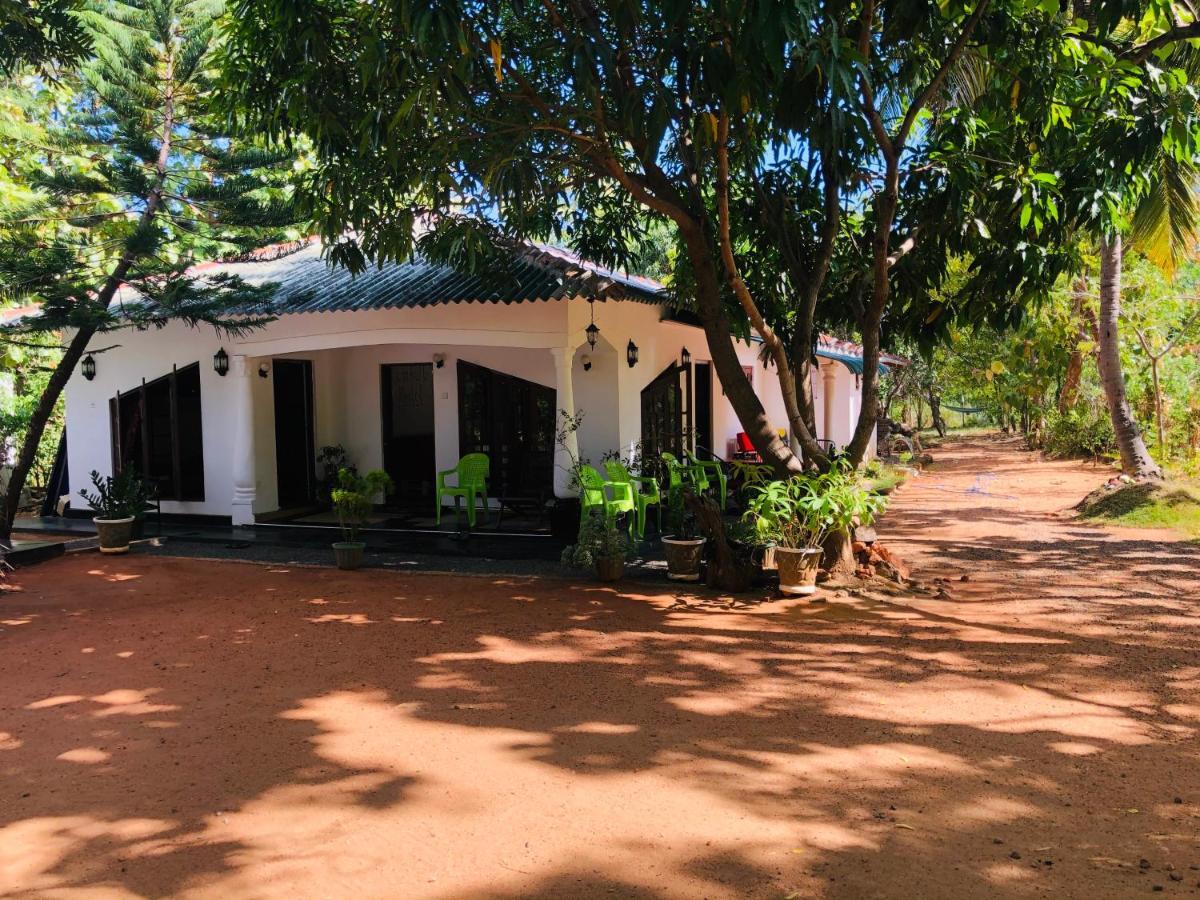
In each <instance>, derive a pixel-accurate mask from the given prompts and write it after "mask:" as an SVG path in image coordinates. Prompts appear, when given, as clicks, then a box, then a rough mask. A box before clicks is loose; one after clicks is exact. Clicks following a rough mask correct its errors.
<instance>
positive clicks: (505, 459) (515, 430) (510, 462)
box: [458, 361, 557, 497]
mask: <svg viewBox="0 0 1200 900" xmlns="http://www.w3.org/2000/svg"><path fill="white" fill-rule="evenodd" d="M556 398H557V392H556V391H555V390H554V389H553V388H548V387H545V386H543V385H540V384H537V383H535V382H532V381H526V380H525V379H524V378H517V377H516V376H515V375H508V374H506V373H504V372H497V371H495V370H494V369H488V368H486V367H484V366H477V365H474V364H473V363H468V362H462V361H460V362H459V364H458V425H459V432H458V447H459V453H461V454H464V455H465V454H467V453H486V454H487V455H488V457H489V458H490V459H491V464H492V476H491V493H492V495H493V496H495V497H540V496H543V495H548V494H549V492H550V491H551V490H552V489H553V486H554V427H555V418H556V407H555V400H556Z"/></svg>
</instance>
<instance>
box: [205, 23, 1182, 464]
mask: <svg viewBox="0 0 1200 900" xmlns="http://www.w3.org/2000/svg"><path fill="white" fill-rule="evenodd" d="M1146 6H1149V4H1148V3H1147V4H1146ZM1139 9H1140V7H1139V8H1134V4H1125V5H1122V6H1120V7H1119V8H1118V7H1116V6H1112V7H1111V8H1110V6H1109V5H1105V4H1095V7H1094V10H1093V11H1094V12H1095V15H1094V16H1093V18H1094V19H1095V24H1093V25H1091V26H1089V28H1090V31H1089V32H1088V33H1087V34H1086V38H1088V40H1084V39H1082V38H1081V36H1080V29H1079V28H1078V27H1077V26H1076V25H1075V21H1074V19H1073V13H1072V12H1071V11H1070V10H1062V9H1060V7H1059V4H1057V3H1048V4H1037V5H1034V4H1030V3H1027V2H1024V0H977V2H974V3H966V4H964V3H957V2H955V3H949V4H938V3H933V2H929V0H891V2H877V0H866V2H852V3H851V2H835V3H832V4H829V3H824V4H816V3H812V2H787V3H779V2H770V3H767V2H758V0H723V2H716V3H704V4H700V3H694V2H688V0H670V2H654V3H651V2H638V0H566V2H561V3H559V2H554V0H543V2H541V3H526V2H516V0H513V2H486V0H475V2H472V0H436V2H430V3H425V4H408V3H401V2H371V3H367V2H357V0H303V2H294V0H240V2H238V3H237V5H236V6H235V8H234V10H233V12H234V14H233V15H232V16H231V17H230V20H229V21H230V25H229V27H230V34H231V40H230V42H229V45H228V53H227V55H226V59H225V68H226V83H227V87H228V89H229V90H230V92H231V93H232V95H233V96H234V97H235V98H236V102H237V104H239V105H240V106H241V107H242V108H241V110H235V112H239V113H240V114H242V115H245V116H246V121H248V122H249V123H251V124H253V125H254V126H256V127H262V128H264V129H266V130H269V131H271V132H273V133H275V134H276V135H278V136H288V135H290V134H292V133H294V132H301V133H304V134H307V135H309V136H310V137H311V138H312V140H313V142H314V144H315V145H316V148H317V152H318V154H319V158H320V161H321V167H320V169H319V171H318V172H317V173H316V174H315V175H314V178H313V181H312V192H313V193H314V194H315V195H318V196H319V199H320V201H321V202H320V206H321V212H322V215H323V223H324V231H325V237H326V238H327V240H329V241H330V242H331V243H332V244H333V245H334V246H333V250H332V255H333V257H334V258H335V259H338V260H342V261H346V262H349V263H351V264H362V258H361V257H360V253H361V254H365V256H366V257H370V258H374V259H387V258H396V257H402V256H404V255H406V254H408V253H409V252H410V251H411V250H412V246H413V229H412V222H413V218H414V216H415V215H417V214H419V213H422V212H427V211H430V210H432V211H435V212H437V213H439V215H438V216H437V217H436V221H437V223H438V227H439V228H444V229H446V230H448V231H451V232H453V233H454V234H455V235H456V240H454V241H439V240H438V239H437V238H436V237H435V238H434V239H433V240H432V241H431V246H432V247H437V246H443V247H446V246H450V247H454V248H455V249H456V252H459V253H460V254H461V250H462V247H464V246H469V247H471V248H472V249H477V248H481V247H482V246H483V245H484V243H485V242H483V241H480V240H479V239H478V237H476V238H475V239H469V238H467V237H466V235H467V233H468V229H467V228H466V224H467V223H466V222H465V221H464V218H465V219H470V220H474V221H475V222H476V223H482V225H483V226H484V228H485V230H490V231H491V232H492V233H493V234H492V237H493V238H494V239H496V240H498V241H501V242H502V241H504V240H512V239H515V238H522V237H527V236H538V237H546V236H550V237H560V238H563V239H565V240H567V241H569V242H570V243H571V244H572V245H573V246H574V247H575V248H576V249H578V250H580V251H581V252H584V253H585V254H587V255H590V256H594V257H598V258H600V259H602V260H604V261H606V262H609V263H610V264H617V265H619V264H621V263H623V262H626V261H627V260H628V258H629V252H628V251H629V248H630V247H631V245H635V244H636V241H631V240H630V235H631V234H635V235H636V233H637V232H638V231H639V230H642V229H645V228H646V223H647V220H648V219H652V220H657V221H661V222H666V223H668V224H669V225H670V226H671V227H672V229H673V230H674V232H675V234H676V235H677V239H678V242H679V245H680V247H681V253H680V257H679V258H680V260H681V261H682V265H681V266H680V269H681V272H680V274H681V276H682V277H680V278H677V279H676V285H677V287H681V286H682V287H686V289H687V295H686V297H681V299H686V300H688V301H690V302H691V303H692V304H693V305H694V309H695V311H696V313H697V314H698V316H699V318H700V321H701V322H702V324H703V326H704V329H705V333H706V336H707V338H708V343H709V346H710V349H711V351H712V357H713V363H714V366H715V368H716V370H717V373H718V376H719V377H720V378H721V381H722V383H723V385H724V387H725V390H726V394H727V396H728V397H729V400H730V403H731V404H732V406H733V407H734V410H735V411H736V413H737V415H738V417H739V419H740V421H741V423H742V425H743V427H744V428H745V430H746V431H747V433H748V434H749V435H750V437H751V439H752V440H753V441H754V443H755V446H756V447H757V449H758V450H759V452H760V453H761V454H762V455H763V457H764V459H766V460H768V461H769V462H770V463H772V464H773V465H774V466H775V467H776V469H777V470H779V471H781V472H786V471H795V470H797V469H799V468H801V466H802V464H803V463H802V461H801V460H800V459H798V458H797V457H796V456H794V455H793V453H792V452H791V450H790V449H789V447H788V446H787V445H786V443H785V442H783V441H781V440H780V439H779V437H778V436H777V434H776V432H775V430H774V429H773V428H772V427H771V425H770V423H769V422H768V420H767V417H766V415H765V413H764V411H763V408H762V405H761V403H760V402H759V400H758V398H757V397H756V396H755V395H754V393H753V391H752V390H751V389H750V387H749V385H748V384H747V383H746V381H745V379H744V378H742V377H741V372H740V367H739V365H738V363H737V359H736V355H735V354H734V352H733V348H732V345H731V335H733V334H738V333H742V332H744V331H746V329H747V328H753V329H754V330H755V331H756V332H757V333H758V334H759V335H760V336H761V338H762V339H763V341H764V345H765V348H766V350H767V351H768V353H769V354H770V358H771V360H772V361H773V362H774V364H775V368H776V371H777V373H778V377H779V382H780V388H781V391H782V394H783V398H784V402H785V406H786V409H787V412H788V417H789V420H790V421H789V424H790V425H791V429H792V432H793V434H794V435H795V436H796V438H797V441H798V443H799V444H800V446H801V450H802V453H803V456H804V457H806V458H807V460H808V461H810V462H813V463H817V464H820V463H822V462H823V461H824V457H823V455H822V453H821V450H820V448H819V447H818V446H817V445H816V442H815V440H814V430H813V425H814V422H813V416H812V410H811V402H810V400H809V399H808V398H806V395H805V386H806V374H807V368H806V367H807V366H808V364H809V360H810V359H811V347H812V345H813V343H814V341H815V337H816V327H815V326H816V323H817V322H818V321H819V320H820V319H822V318H825V319H841V320H843V321H848V322H849V323H850V324H851V325H852V326H853V327H854V328H856V329H857V331H858V332H859V334H860V335H861V340H862V344H863V348H864V369H865V371H864V375H863V379H862V390H863V403H862V411H861V415H860V418H859V421H858V424H857V428H856V430H855V434H854V438H853V440H852V442H851V444H850V446H849V448H848V452H849V454H850V456H851V457H852V458H854V459H861V457H862V455H863V454H864V452H865V451H866V449H867V446H868V444H869V442H870V439H871V435H872V433H873V430H874V427H875V417H876V412H877V407H878V400H877V394H878V362H879V358H880V346H881V344H880V341H881V332H882V331H883V329H884V326H885V324H886V319H887V317H888V315H889V313H890V312H891V311H892V310H893V307H894V305H895V301H896V300H897V298H898V299H899V300H900V302H901V303H902V304H903V306H904V312H905V315H904V317H903V318H904V319H905V320H906V322H907V323H908V326H909V328H910V329H911V328H913V326H912V323H913V322H916V323H917V327H916V329H915V330H921V328H923V327H924V325H925V324H927V323H933V325H934V327H935V328H944V327H945V324H944V323H945V322H948V321H949V320H950V319H951V318H952V317H951V316H946V317H945V319H944V320H941V321H939V318H940V316H941V311H939V310H938V309H936V308H931V307H930V305H929V304H928V302H927V300H926V299H925V298H924V296H923V295H924V294H927V293H928V287H929V285H931V284H936V282H937V279H938V274H939V272H941V271H942V270H944V267H945V265H946V260H947V259H948V258H949V255H950V254H951V253H953V252H959V253H962V252H975V253H976V258H977V259H978V260H980V261H981V262H986V263H987V264H988V265H990V266H991V270H990V271H989V272H988V278H989V279H990V280H991V284H990V286H989V289H988V290H985V289H984V288H983V285H982V280H981V283H980V285H977V289H975V290H973V291H971V292H970V293H969V294H968V295H965V296H967V297H968V299H965V300H964V301H963V305H962V307H961V308H960V310H959V311H960V312H964V313H965V312H966V311H967V307H969V308H970V314H971V315H979V314H980V313H978V312H977V311H976V310H977V308H983V309H985V310H987V313H986V314H988V315H1006V314H1010V313H1011V312H1012V308H1013V307H1014V306H1018V305H1019V304H1017V303H1015V302H1014V300H1013V298H1020V297H1024V296H1026V295H1027V294H1029V293H1034V292H1036V291H1038V290H1040V291H1043V292H1044V291H1045V290H1047V289H1048V288H1049V286H1050V284H1052V283H1053V280H1054V277H1055V276H1056V275H1057V274H1058V272H1059V271H1060V269H1061V265H1059V264H1058V263H1055V262H1053V259H1057V257H1058V254H1056V253H1053V252H1047V251H1046V250H1045V249H1044V247H1045V245H1048V244H1050V243H1051V238H1052V236H1053V233H1054V229H1053V228H1047V227H1046V226H1047V224H1048V223H1051V222H1053V221H1055V220H1057V218H1058V210H1057V207H1056V206H1055V201H1054V193H1055V192H1054V190H1053V189H1052V188H1053V186H1054V182H1055V180H1056V175H1055V173H1054V172H1053V171H1051V170H1048V169H1043V168H1041V166H1040V165H1039V162H1040V156H1041V154H1040V153H1039V152H1038V150H1037V146H1038V144H1039V142H1040V141H1041V140H1042V139H1043V138H1044V137H1045V135H1046V132H1047V130H1051V131H1054V132H1056V134H1057V133H1059V132H1063V133H1070V135H1071V139H1072V140H1077V139H1078V135H1077V133H1076V132H1074V131H1073V130H1072V129H1071V128H1070V121H1069V110H1068V111H1064V110H1065V107H1064V106H1063V104H1062V98H1063V97H1064V96H1065V97H1069V98H1070V99H1071V100H1074V99H1076V98H1077V97H1078V96H1079V94H1080V93H1081V92H1082V91H1083V88H1082V86H1083V85H1086V84H1088V83H1090V82H1096V80H1097V79H1099V80H1104V79H1110V78H1113V77H1114V76H1115V77H1116V78H1117V80H1119V79H1120V78H1138V77H1140V76H1139V75H1138V73H1137V72H1136V71H1135V72H1133V73H1132V74H1130V73H1126V72H1125V71H1124V69H1123V68H1120V67H1121V66H1123V65H1124V63H1125V60H1124V58H1123V57H1122V55H1121V54H1122V53H1123V52H1124V49H1121V48H1119V49H1118V51H1113V50H1112V49H1111V46H1110V45H1113V44H1118V45H1122V47H1123V46H1124V45H1123V42H1125V43H1128V40H1127V39H1126V38H1124V37H1119V36H1118V33H1117V31H1116V30H1115V29H1116V27H1117V26H1118V25H1119V24H1120V23H1121V22H1122V21H1123V17H1128V16H1134V15H1136V14H1137V13H1138V12H1139ZM1158 31H1160V32H1162V34H1161V35H1159V36H1156V37H1155V38H1153V39H1152V41H1151V42H1149V44H1143V45H1137V46H1138V47H1139V48H1140V49H1139V51H1138V52H1139V53H1140V52H1142V50H1145V51H1146V52H1147V54H1152V53H1153V52H1154V50H1155V49H1157V48H1158V46H1160V45H1161V46H1166V45H1167V44H1169V43H1170V41H1172V40H1176V39H1179V38H1181V37H1188V36H1191V35H1192V33H1193V31H1194V29H1192V28H1190V27H1185V26H1180V27H1178V28H1176V27H1174V26H1166V27H1165V28H1160V29H1158ZM1121 34H1124V32H1121ZM1150 44H1153V46H1150ZM1130 46H1133V45H1130ZM1125 49H1127V48H1125ZM1134 68H1135V69H1136V64H1135V66H1134ZM1101 93H1107V94H1114V93H1115V92H1113V91H1108V92H1101ZM247 110H248V112H247ZM1014 198H1015V199H1014ZM348 230H349V231H352V232H353V233H354V234H355V235H357V237H358V240H357V241H356V240H352V239H346V238H345V237H344V236H345V235H346V234H347V232H348ZM848 233H849V235H848ZM847 235H848V236H849V238H850V239H849V240H840V239H839V237H846V236H847ZM839 250H844V251H846V252H845V255H844V258H839ZM1051 258H1053V259H1051ZM831 275H832V276H835V279H834V283H831V282H830V277H831ZM997 282H999V283H1001V284H1003V285H1004V295H1003V297H1002V298H997V297H996V292H995V284H996V283H997Z"/></svg>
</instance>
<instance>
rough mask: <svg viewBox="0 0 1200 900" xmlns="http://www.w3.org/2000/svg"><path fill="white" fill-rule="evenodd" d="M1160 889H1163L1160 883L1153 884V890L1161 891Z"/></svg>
mask: <svg viewBox="0 0 1200 900" xmlns="http://www.w3.org/2000/svg"><path fill="white" fill-rule="evenodd" d="M1162 889H1163V886H1162V885H1161V884H1156V885H1155V886H1154V892H1155V893H1158V892H1159V891H1161V890H1162Z"/></svg>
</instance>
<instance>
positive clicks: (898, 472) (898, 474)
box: [867, 466, 908, 496]
mask: <svg viewBox="0 0 1200 900" xmlns="http://www.w3.org/2000/svg"><path fill="white" fill-rule="evenodd" d="M906 481H908V472H907V471H906V470H904V469H900V468H897V467H896V466H884V467H883V471H882V472H880V473H879V474H878V475H876V476H875V477H874V478H871V479H870V480H868V481H867V490H869V491H873V492H874V493H876V494H883V495H884V496H887V495H888V494H890V493H891V492H892V491H894V490H896V488H898V487H900V485H902V484H904V482H906Z"/></svg>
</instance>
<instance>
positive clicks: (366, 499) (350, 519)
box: [331, 468, 393, 543]
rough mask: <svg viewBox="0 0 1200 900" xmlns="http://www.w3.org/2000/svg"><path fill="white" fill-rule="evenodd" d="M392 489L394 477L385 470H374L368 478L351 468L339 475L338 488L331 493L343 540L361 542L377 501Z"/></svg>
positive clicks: (367, 474) (368, 474) (366, 475)
mask: <svg viewBox="0 0 1200 900" xmlns="http://www.w3.org/2000/svg"><path fill="white" fill-rule="evenodd" d="M392 488H393V485H392V479H391V477H390V476H389V475H388V473H387V472H384V471H383V470H382V469H373V470H371V471H370V472H367V473H366V474H365V475H359V474H358V473H357V472H355V471H354V470H353V469H349V468H346V469H342V470H341V471H340V472H338V486H337V487H336V488H334V489H333V491H332V492H331V498H332V500H333V508H334V509H335V510H337V516H338V524H339V525H340V526H341V529H342V539H343V540H345V541H347V542H348V543H355V542H357V541H358V535H359V532H360V531H361V530H362V527H363V525H365V524H366V523H367V519H368V517H369V516H370V515H371V512H372V511H373V510H374V508H375V498H376V497H377V496H378V495H379V494H382V493H388V492H390V491H391V490H392Z"/></svg>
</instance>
